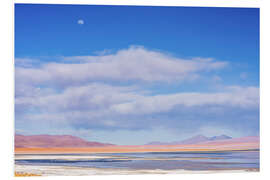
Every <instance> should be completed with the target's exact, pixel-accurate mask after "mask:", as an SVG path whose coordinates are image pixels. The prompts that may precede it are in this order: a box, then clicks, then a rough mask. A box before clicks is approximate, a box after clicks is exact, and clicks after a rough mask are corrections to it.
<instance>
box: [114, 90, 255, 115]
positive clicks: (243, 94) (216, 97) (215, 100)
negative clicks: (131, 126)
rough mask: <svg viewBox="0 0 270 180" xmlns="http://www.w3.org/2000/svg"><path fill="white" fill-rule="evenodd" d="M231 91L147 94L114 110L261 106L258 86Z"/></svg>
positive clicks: (139, 111)
mask: <svg viewBox="0 0 270 180" xmlns="http://www.w3.org/2000/svg"><path fill="white" fill-rule="evenodd" d="M227 89H229V91H225V92H220V93H176V94H168V95H157V96H146V97H144V98H141V99H138V100H136V101H134V102H128V103H123V104H117V105H114V106H112V107H111V109H112V110H113V111H116V112H118V113H122V114H134V113H135V114H149V113H150V114H151V113H158V112H169V111H171V110H172V109H173V108H174V107H176V106H178V105H182V106H185V107H194V106H202V109H203V107H204V106H209V105H213V106H232V107H237V108H239V107H240V108H250V107H255V108H256V107H258V106H259V89H258V88H256V87H247V88H242V87H228V88H227Z"/></svg>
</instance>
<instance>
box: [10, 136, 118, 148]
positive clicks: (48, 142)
mask: <svg viewBox="0 0 270 180" xmlns="http://www.w3.org/2000/svg"><path fill="white" fill-rule="evenodd" d="M112 145H113V144H109V143H100V142H94V141H86V140H84V139H82V138H79V137H76V136H71V135H31V136H24V135H20V134H16V135H15V148H25V147H42V148H48V147H104V146H112Z"/></svg>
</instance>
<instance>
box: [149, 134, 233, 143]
mask: <svg viewBox="0 0 270 180" xmlns="http://www.w3.org/2000/svg"><path fill="white" fill-rule="evenodd" d="M227 139H232V137H230V136H227V135H220V136H213V137H206V136H204V135H196V136H193V137H191V138H188V139H185V140H182V141H173V142H158V141H155V142H150V143H148V144H146V145H178V144H198V143H203V142H208V141H219V140H227Z"/></svg>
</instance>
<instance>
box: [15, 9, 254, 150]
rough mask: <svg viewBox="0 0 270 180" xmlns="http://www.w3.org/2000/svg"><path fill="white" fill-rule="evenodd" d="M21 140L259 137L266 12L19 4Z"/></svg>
mask: <svg viewBox="0 0 270 180" xmlns="http://www.w3.org/2000/svg"><path fill="white" fill-rule="evenodd" d="M15 131H16V133H18V134H25V135H33V134H70V135H74V136H78V137H82V138H84V139H86V140H89V141H100V142H109V143H114V144H120V145H122V144H127V145H133V144H145V143H148V142H151V141H163V142H171V141H179V140H182V139H185V138H187V137H191V136H194V135H198V134H203V135H205V136H214V135H221V134H226V135H229V136H232V137H242V136H258V135H259V9H256V8H207V7H206V8H200V7H145V6H93V5H46V4H43V5H37V4H16V5H15Z"/></svg>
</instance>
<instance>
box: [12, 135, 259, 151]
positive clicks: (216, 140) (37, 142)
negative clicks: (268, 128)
mask: <svg viewBox="0 0 270 180" xmlns="http://www.w3.org/2000/svg"><path fill="white" fill-rule="evenodd" d="M259 142H260V139H259V137H258V136H248V137H241V138H232V137H230V136H227V135H219V136H213V137H206V136H204V135H197V136H193V137H191V138H188V139H185V140H181V141H173V142H150V143H147V144H145V145H134V146H124V145H122V146H120V145H115V144H110V143H101V142H95V141H87V140H84V139H82V138H79V137H76V136H71V135H30V136H25V135H20V134H15V148H17V149H18V148H88V147H100V148H107V147H108V148H117V147H127V148H130V147H132V148H135V149H137V148H138V149H140V148H143V149H144V148H151V147H164V146H166V147H169V146H170V147H173V146H177V147H187V146H188V147H204V148H207V147H210V146H211V147H216V148H218V147H232V148H236V147H239V148H242V147H245V148H246V147H248V148H250V147H255V148H258V147H259Z"/></svg>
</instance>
